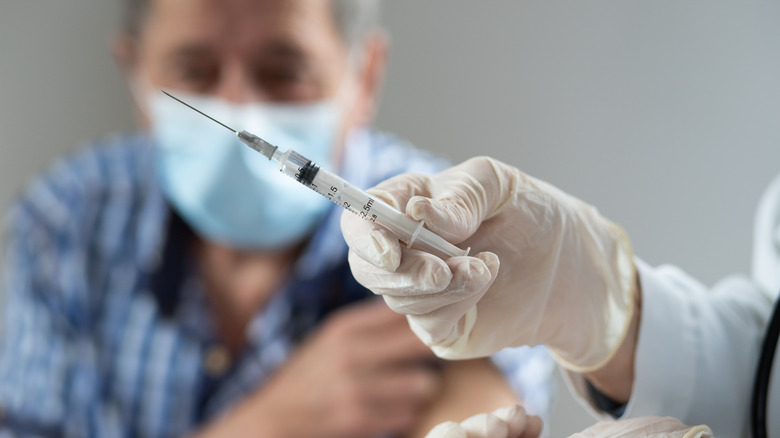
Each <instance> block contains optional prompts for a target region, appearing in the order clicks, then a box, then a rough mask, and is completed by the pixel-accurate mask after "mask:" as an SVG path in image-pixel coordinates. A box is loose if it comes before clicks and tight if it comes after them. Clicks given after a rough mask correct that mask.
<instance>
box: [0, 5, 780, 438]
mask: <svg viewBox="0 0 780 438" xmlns="http://www.w3.org/2000/svg"><path fill="white" fill-rule="evenodd" d="M384 9H385V23H386V25H387V27H388V28H389V30H390V32H391V34H392V45H393V50H392V54H391V57H390V61H391V62H390V68H389V72H388V77H387V84H386V87H385V91H384V96H383V104H382V108H381V110H380V113H379V117H378V118H379V120H378V125H379V126H380V127H382V128H385V129H387V130H389V131H392V132H395V133H398V134H400V135H403V136H404V137H406V138H408V139H410V140H412V141H413V142H415V143H416V144H417V145H418V146H420V147H424V148H428V149H431V150H434V151H437V152H439V153H441V154H443V155H445V156H446V157H448V158H449V159H451V160H453V161H454V162H458V161H462V160H464V159H466V158H468V157H470V156H473V155H479V154H487V155H492V156H494V157H497V158H500V159H502V160H504V161H506V162H508V163H511V164H513V165H516V166H519V167H520V168H521V169H523V170H525V171H527V172H528V173H530V174H532V175H535V176H538V177H541V178H543V179H546V180H549V181H551V182H553V183H554V184H556V185H558V186H559V187H561V188H563V189H565V190H567V191H569V192H572V193H574V194H575V195H577V196H579V197H581V198H584V199H586V200H588V201H589V202H591V203H593V204H595V205H597V206H598V207H599V208H600V210H601V211H602V212H603V213H604V214H606V215H607V216H609V217H611V218H612V219H614V220H615V221H617V222H619V223H621V224H622V225H623V226H624V227H625V228H626V230H627V231H628V232H629V234H630V236H631V237H632V242H633V245H634V248H635V250H636V252H637V253H638V254H640V255H641V256H642V257H643V258H644V259H645V260H647V261H648V262H650V263H652V264H658V263H665V262H670V263H674V264H678V265H680V266H682V267H684V268H685V269H686V270H687V271H689V272H690V273H692V274H693V275H695V276H696V277H698V278H699V279H701V280H702V281H704V282H705V283H708V284H711V283H713V282H714V281H716V280H717V279H718V278H721V277H722V276H724V275H726V274H729V273H734V272H742V273H745V272H748V270H749V263H750V244H751V243H750V241H751V232H752V230H751V228H752V215H753V211H754V208H755V204H756V202H757V200H758V197H759V195H760V193H761V191H762V188H763V187H765V186H766V185H767V184H768V183H769V181H770V180H771V179H772V178H773V176H774V175H775V174H776V173H777V172H778V170H780V169H778V168H779V167H780V166H778V164H779V163H780V148H779V147H778V145H780V123H778V115H780V79H778V78H780V56H779V55H778V54H780V3H778V2H770V1H758V2H756V1H743V2H734V1H723V0H695V1H694V0H692V1H680V0H666V1H646V2H638V1H625V0H623V1H613V2H605V1H598V2H582V1H576V0H569V1H559V2H546V1H541V0H536V1H509V0H489V1H480V2H475V1H466V0H428V1H414V2H413V1H392V2H385V8H384ZM117 16H118V2H116V1H98V0H91V1H88V0H69V1H67V2H62V1H55V0H34V1H25V2H19V1H3V2H2V3H0V205H2V208H3V209H4V208H5V206H6V205H7V203H8V202H9V201H10V200H11V199H12V197H13V196H14V194H15V193H17V192H18V191H19V190H20V188H21V187H23V185H24V184H25V183H26V182H27V181H29V179H30V178H31V177H32V175H34V174H35V173H36V172H38V171H40V170H41V169H43V168H44V167H45V166H46V165H48V164H49V163H51V161H52V160H53V159H54V158H55V157H57V156H59V155H61V154H63V153H65V152H67V151H71V150H74V149H75V148H77V147H78V146H79V145H80V144H82V143H83V142H84V141H87V140H89V139H90V138H94V137H95V136H96V135H100V134H103V133H107V132H110V131H113V130H117V129H128V128H130V127H131V126H132V125H133V120H132V112H131V109H130V101H129V98H128V96H127V93H126V91H125V89H124V85H123V81H122V78H121V77H120V75H119V74H118V72H117V69H116V68H115V67H114V65H113V62H112V59H111V56H110V52H109V42H110V36H111V32H112V30H113V28H114V26H115V23H116V21H117ZM587 422H588V417H586V416H585V414H584V412H583V411H582V410H581V409H580V408H579V407H578V406H576V404H574V402H573V401H572V400H571V399H570V398H569V397H568V396H567V395H566V394H565V393H563V394H562V395H561V398H560V400H559V403H558V407H557V409H556V412H555V414H554V416H553V421H552V432H553V436H561V435H564V434H565V433H568V432H572V431H574V430H577V429H579V428H581V427H583V425H585V424H587Z"/></svg>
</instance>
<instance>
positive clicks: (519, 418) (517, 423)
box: [493, 405, 527, 437]
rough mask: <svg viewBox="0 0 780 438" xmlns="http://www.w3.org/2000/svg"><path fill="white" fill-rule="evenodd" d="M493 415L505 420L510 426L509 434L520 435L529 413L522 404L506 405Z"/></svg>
mask: <svg viewBox="0 0 780 438" xmlns="http://www.w3.org/2000/svg"><path fill="white" fill-rule="evenodd" d="M493 415H495V416H496V417H498V418H500V419H501V420H503V421H504V422H505V423H506V424H507V427H508V428H509V436H512V437H514V436H520V434H521V433H522V432H523V431H524V430H525V426H526V419H527V415H526V412H525V409H523V407H522V406H520V405H512V406H505V407H503V408H498V409H496V410H495V411H493Z"/></svg>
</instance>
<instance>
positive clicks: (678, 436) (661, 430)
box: [569, 417, 714, 438]
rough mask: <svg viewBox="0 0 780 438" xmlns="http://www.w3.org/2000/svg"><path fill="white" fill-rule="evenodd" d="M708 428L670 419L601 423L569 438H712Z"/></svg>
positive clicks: (649, 418)
mask: <svg viewBox="0 0 780 438" xmlns="http://www.w3.org/2000/svg"><path fill="white" fill-rule="evenodd" d="M713 436H714V435H713V434H712V431H711V430H710V428H709V427H707V426H704V425H700V426H694V427H689V426H686V425H684V424H683V423H681V422H680V421H679V420H677V419H674V418H671V417H640V418H632V419H630V420H619V421H601V422H599V423H596V424H594V425H593V426H591V427H589V428H587V429H585V430H583V431H582V432H580V433H575V434H574V435H571V436H570V437H569V438H632V437H642V438H712V437H713Z"/></svg>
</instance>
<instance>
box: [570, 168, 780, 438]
mask: <svg viewBox="0 0 780 438" xmlns="http://www.w3.org/2000/svg"><path fill="white" fill-rule="evenodd" d="M754 239H755V241H754V254H753V270H752V275H751V277H750V278H746V277H738V276H734V277H729V278H726V279H724V280H723V281H721V282H719V283H718V284H716V285H715V286H714V287H713V288H711V289H708V288H707V287H705V286H704V285H702V284H701V283H699V282H698V281H696V280H694V279H693V278H691V277H690V276H688V275H686V274H685V273H684V272H682V271H681V270H679V269H678V268H675V267H673V266H661V267H657V268H653V267H650V266H648V265H647V264H645V263H643V262H642V261H640V260H637V268H638V269H639V275H640V278H641V287H642V315H641V321H640V329H639V330H640V331H639V339H638V344H637V355H636V370H635V381H634V388H633V391H632V395H631V400H630V401H629V403H628V405H627V407H626V412H625V414H624V417H623V418H631V417H638V416H644V415H664V416H665V415H669V416H673V417H676V418H679V419H680V420H682V421H683V422H684V423H686V424H688V425H698V424H707V425H709V426H710V428H711V429H712V430H713V432H714V433H715V435H716V436H719V437H727V438H728V437H740V436H744V437H747V436H749V430H750V429H749V421H750V402H751V396H752V391H753V380H754V377H755V371H756V366H757V363H758V357H759V354H760V351H761V342H762V340H763V338H764V333H765V330H766V325H767V322H768V318H769V315H770V313H771V310H772V306H773V301H774V300H775V299H777V295H778V290H780V177H778V178H776V179H775V181H774V182H773V183H772V184H771V185H770V186H769V188H768V189H767V191H766V192H765V194H764V196H763V197H762V199H761V203H760V204H759V208H758V212H757V217H756V226H755V234H754ZM778 349H779V350H780V348H778ZM778 361H780V358H776V359H775V363H774V369H773V372H772V375H773V379H772V382H771V388H770V391H769V404H768V409H767V418H768V422H769V424H768V432H769V435H770V436H775V437H780V364H778ZM567 377H568V381H569V387H570V388H571V389H572V390H573V391H574V392H575V393H576V394H577V396H578V397H579V398H580V400H581V401H582V402H583V403H584V404H585V405H586V406H589V407H590V408H591V409H592V410H593V411H594V413H596V411H595V409H593V407H592V406H591V405H590V402H589V400H588V398H587V392H586V390H585V386H584V381H583V380H582V376H579V375H576V374H572V373H568V375H567ZM596 414H597V415H598V416H600V417H604V415H603V414H598V413H596Z"/></svg>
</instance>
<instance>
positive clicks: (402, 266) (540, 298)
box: [342, 157, 636, 372]
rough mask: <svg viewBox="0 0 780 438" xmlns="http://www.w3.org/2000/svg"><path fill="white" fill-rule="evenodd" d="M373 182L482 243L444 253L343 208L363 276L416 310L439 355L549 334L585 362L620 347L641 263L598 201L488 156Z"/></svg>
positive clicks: (395, 304) (398, 202)
mask: <svg viewBox="0 0 780 438" xmlns="http://www.w3.org/2000/svg"><path fill="white" fill-rule="evenodd" d="M370 192H371V193H372V194H374V195H375V196H377V197H379V198H381V199H383V200H384V201H386V202H388V203H389V204H391V205H393V206H395V207H396V208H398V209H399V210H401V211H405V212H406V214H408V215H409V216H411V217H412V218H414V219H415V220H423V221H425V225H426V227H428V228H429V229H431V230H432V231H434V232H436V233H437V234H439V235H440V236H442V237H443V238H445V239H447V240H448V241H450V242H452V243H455V244H458V245H459V246H460V247H462V248H466V247H471V254H475V256H474V257H453V258H450V259H449V260H446V261H445V260H441V259H440V258H438V257H436V256H433V255H431V254H427V253H424V252H421V251H417V250H414V249H409V248H406V247H403V246H401V245H399V243H398V241H397V239H396V238H395V237H394V236H393V235H392V234H391V233H390V232H388V231H387V230H385V229H381V228H378V227H374V226H372V225H370V224H369V223H367V222H365V221H362V220H360V219H359V218H357V217H355V216H353V215H351V214H348V213H346V214H344V215H343V216H342V231H343V233H344V237H345V239H346V241H347V243H348V245H349V246H350V256H349V261H350V266H351V268H352V272H353V274H354V275H355V277H356V278H357V280H358V281H359V282H360V283H361V284H363V285H364V286H366V287H367V288H369V289H370V290H372V291H373V292H374V293H377V294H380V295H382V296H384V298H385V301H386V302H387V303H388V305H389V306H390V307H391V308H392V309H394V310H395V311H397V312H400V313H404V314H406V315H408V320H409V322H410V325H411V327H412V330H413V331H414V332H415V333H416V334H417V336H418V337H420V338H421V339H422V340H423V342H425V343H426V344H427V345H428V346H429V347H431V348H432V349H433V351H434V352H435V353H436V354H437V355H439V356H440V357H444V358H452V359H462V358H471V357H478V356H487V355H490V354H493V353H495V352H497V351H499V350H501V349H502V348H505V347H513V346H519V345H537V344H545V345H547V346H548V347H549V348H550V350H551V352H552V353H553V355H555V356H556V359H557V360H558V361H559V363H561V364H562V365H563V366H565V367H566V368H569V369H571V370H573V371H580V372H584V371H589V370H593V369H597V368H599V367H600V366H602V365H603V364H604V363H605V362H606V361H607V360H608V359H609V358H610V357H611V355H612V353H613V352H614V351H615V349H616V348H617V347H618V346H619V344H620V342H621V340H622V338H623V336H624V334H625V332H626V329H627V325H628V322H629V320H630V317H631V314H630V313H631V309H632V308H633V307H632V299H633V296H634V293H635V288H636V286H635V270H634V266H633V260H632V253H631V249H630V245H629V242H628V239H627V237H626V235H625V233H624V232H623V230H622V229H621V228H620V227H618V226H617V225H615V224H613V223H612V222H610V221H608V220H606V219H605V218H603V217H602V216H601V215H600V214H599V213H598V211H596V209H595V208H593V207H591V206H590V205H587V204H585V203H583V202H582V201H580V200H578V199H576V198H574V197H572V196H570V195H568V194H566V193H564V192H562V191H560V190H558V189H556V188H555V187H553V186H551V185H549V184H546V183H544V182H543V181H539V180H537V179H534V178H532V177H530V176H528V175H526V174H524V173H522V172H520V171H519V170H517V169H516V168H513V167H511V166H508V165H506V164H504V163H501V162H498V161H496V160H493V159H490V158H486V157H480V158H474V159H471V160H469V161H466V162H465V163H463V164H460V165H458V166H455V167H453V168H450V169H448V170H446V171H443V172H441V173H439V174H436V175H433V176H425V175H414V174H407V175H401V176H398V177H395V178H392V179H390V180H387V181H385V182H383V183H381V184H379V185H378V186H377V187H375V188H374V189H372V190H371V191H370ZM499 265H500V266H499Z"/></svg>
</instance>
